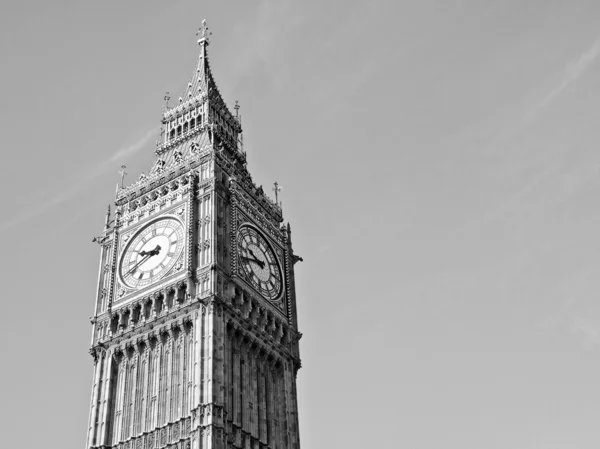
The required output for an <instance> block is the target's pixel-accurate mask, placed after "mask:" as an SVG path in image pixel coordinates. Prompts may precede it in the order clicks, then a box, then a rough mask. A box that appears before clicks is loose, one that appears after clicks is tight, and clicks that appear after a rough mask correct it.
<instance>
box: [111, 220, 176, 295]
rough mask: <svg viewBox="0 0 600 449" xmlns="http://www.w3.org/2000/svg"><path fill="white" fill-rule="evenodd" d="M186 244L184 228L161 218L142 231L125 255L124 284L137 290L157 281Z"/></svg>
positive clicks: (122, 278)
mask: <svg viewBox="0 0 600 449" xmlns="http://www.w3.org/2000/svg"><path fill="white" fill-rule="evenodd" d="M184 241H185V239H184V230H183V225H182V224H181V222H180V221H179V220H178V219H176V218H161V219H158V220H157V221H155V222H154V223H152V224H149V225H147V226H145V227H143V228H142V229H140V230H139V231H138V232H137V234H136V235H135V236H134V238H133V239H132V240H131V241H130V242H129V244H128V245H127V247H126V248H125V250H124V251H123V254H122V256H121V263H120V265H119V276H120V277H121V280H122V281H123V283H125V284H126V285H128V286H129V287H134V288H141V287H145V286H147V285H150V284H152V283H153V282H155V281H157V280H158V279H160V278H161V277H163V276H164V275H165V274H167V273H168V272H169V271H170V270H171V268H173V266H174V265H175V262H176V261H177V259H178V258H179V256H180V255H181V253H182V252H183V249H184V245H183V243H184Z"/></svg>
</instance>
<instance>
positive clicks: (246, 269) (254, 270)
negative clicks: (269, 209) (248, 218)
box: [238, 226, 283, 300]
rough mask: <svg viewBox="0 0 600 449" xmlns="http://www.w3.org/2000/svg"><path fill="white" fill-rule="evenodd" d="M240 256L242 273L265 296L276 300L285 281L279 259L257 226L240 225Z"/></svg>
mask: <svg viewBox="0 0 600 449" xmlns="http://www.w3.org/2000/svg"><path fill="white" fill-rule="evenodd" d="M238 257H239V264H240V267H241V272H242V274H243V275H244V276H245V278H246V280H247V281H248V282H250V284H252V286H253V287H254V288H255V289H256V290H258V291H259V292H260V293H261V294H262V295H263V296H264V297H265V298H267V299H270V300H274V299H277V298H278V297H279V296H280V295H281V290H282V288H283V281H282V276H281V267H280V264H279V260H278V259H277V256H276V254H275V251H273V248H272V247H271V245H270V244H269V242H268V241H267V239H266V238H265V237H263V235H262V234H261V233H260V232H258V231H257V230H256V229H255V228H253V227H251V226H242V227H240V229H239V231H238Z"/></svg>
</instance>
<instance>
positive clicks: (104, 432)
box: [96, 353, 115, 446]
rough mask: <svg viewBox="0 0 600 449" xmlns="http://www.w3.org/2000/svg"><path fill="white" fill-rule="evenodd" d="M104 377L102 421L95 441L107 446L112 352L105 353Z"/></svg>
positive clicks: (111, 381)
mask: <svg viewBox="0 0 600 449" xmlns="http://www.w3.org/2000/svg"><path fill="white" fill-rule="evenodd" d="M105 357H106V377H105V382H104V391H103V392H102V422H101V428H100V436H99V438H98V441H97V442H96V443H97V445H98V446H101V445H105V446H108V445H110V441H108V438H109V430H110V423H109V420H110V411H111V408H112V407H111V405H112V404H111V403H112V397H111V394H110V392H111V389H112V387H113V375H112V372H113V363H115V360H114V357H115V356H114V353H107V354H106V356H105Z"/></svg>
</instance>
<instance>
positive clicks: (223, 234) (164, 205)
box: [86, 22, 301, 449]
mask: <svg viewBox="0 0 600 449" xmlns="http://www.w3.org/2000/svg"><path fill="white" fill-rule="evenodd" d="M198 35H199V39H198V44H199V52H200V54H199V58H198V64H197V67H196V70H195V71H194V73H193V75H192V77H191V80H190V82H189V83H188V84H187V86H185V88H184V89H183V94H182V95H181V97H179V98H178V99H177V100H176V101H175V104H174V105H171V106H167V107H165V108H164V110H163V114H162V124H161V125H162V133H161V135H162V137H161V140H160V141H159V143H158V145H157V149H156V160H155V162H154V163H153V165H152V167H151V169H150V170H149V172H148V173H147V174H141V175H140V176H139V179H138V180H137V181H136V182H134V183H132V184H131V185H123V184H121V185H120V186H119V187H118V189H117V193H116V199H115V208H114V211H111V210H110V208H109V211H108V212H107V216H106V221H105V225H104V231H103V234H102V236H101V237H99V238H98V239H97V240H98V242H99V243H100V247H101V258H100V270H99V278H98V286H97V287H98V288H97V298H96V303H95V309H94V316H93V317H92V324H93V334H92V345H91V350H90V352H91V354H92V356H93V359H94V375H93V387H92V394H91V406H90V415H89V427H88V435H87V443H86V448H88V449H90V448H117V449H159V448H161V449H162V448H169V449H213V448H223V449H225V448H244V449H263V448H265V449H266V448H269V449H299V447H300V443H299V428H298V404H297V391H296V375H297V372H298V369H299V368H300V357H299V339H300V337H301V334H300V333H299V331H298V322H297V314H296V296H295V286H294V264H295V263H296V262H297V261H298V260H301V259H300V258H299V257H298V256H296V255H295V254H294V252H293V250H292V240H291V228H290V225H289V223H284V221H283V216H282V210H281V207H280V204H278V203H277V201H273V200H272V199H271V198H269V197H268V196H267V195H266V194H265V192H264V191H263V189H262V187H260V186H257V185H256V184H255V183H254V182H253V180H252V177H251V175H250V173H249V172H248V170H247V162H246V154H245V152H244V151H243V147H242V146H241V133H242V126H241V120H240V117H239V114H238V107H237V105H236V107H235V108H234V111H233V112H232V111H231V110H230V109H229V108H228V107H227V105H226V103H225V101H224V100H223V98H222V96H221V94H220V92H219V89H218V87H217V85H216V83H215V81H214V77H213V74H212V72H211V68H210V65H209V60H208V54H207V47H208V45H209V32H208V28H207V27H206V23H205V22H203V24H202V27H201V28H200V30H199V34H198Z"/></svg>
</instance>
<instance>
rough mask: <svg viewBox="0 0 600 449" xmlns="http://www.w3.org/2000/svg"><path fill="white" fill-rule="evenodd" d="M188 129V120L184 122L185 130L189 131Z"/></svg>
mask: <svg viewBox="0 0 600 449" xmlns="http://www.w3.org/2000/svg"><path fill="white" fill-rule="evenodd" d="M187 130H188V122H185V123H184V124H183V132H187Z"/></svg>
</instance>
